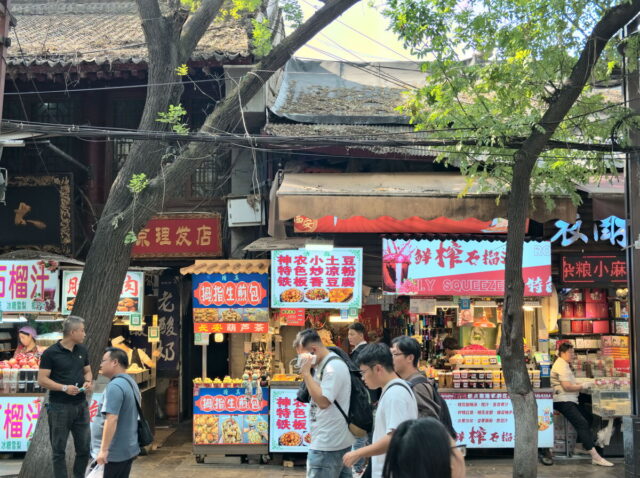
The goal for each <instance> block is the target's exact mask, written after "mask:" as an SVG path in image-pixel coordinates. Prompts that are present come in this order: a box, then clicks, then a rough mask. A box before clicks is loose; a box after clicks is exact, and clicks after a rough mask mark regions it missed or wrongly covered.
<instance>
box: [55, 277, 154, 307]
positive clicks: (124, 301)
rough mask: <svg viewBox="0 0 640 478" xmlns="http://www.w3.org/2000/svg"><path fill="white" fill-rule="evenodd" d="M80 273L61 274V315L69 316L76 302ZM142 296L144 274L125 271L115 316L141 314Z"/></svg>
mask: <svg viewBox="0 0 640 478" xmlns="http://www.w3.org/2000/svg"><path fill="white" fill-rule="evenodd" d="M81 279H82V271H63V272H62V298H61V303H62V307H61V310H62V313H63V314H70V313H71V311H72V310H73V304H75V302H76V296H77V295H78V289H79V288H80V280H81ZM143 295H144V273H143V272H139V271H127V275H126V276H125V278H124V283H123V284H122V292H120V300H119V301H118V308H117V309H116V315H132V314H142V310H143V309H142V308H143Z"/></svg>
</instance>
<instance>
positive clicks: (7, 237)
mask: <svg viewBox="0 0 640 478" xmlns="http://www.w3.org/2000/svg"><path fill="white" fill-rule="evenodd" d="M5 196H6V204H5V205H3V206H2V207H0V231H2V233H0V250H16V249H23V248H34V247H37V248H38V249H39V250H43V251H47V252H54V253H57V254H63V255H71V252H72V245H73V222H72V214H71V208H72V204H73V176H72V175H71V174H61V175H43V176H11V175H9V181H8V184H7V191H6V194H5Z"/></svg>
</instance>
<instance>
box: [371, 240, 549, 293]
mask: <svg viewBox="0 0 640 478" xmlns="http://www.w3.org/2000/svg"><path fill="white" fill-rule="evenodd" d="M382 247H383V256H382V277H383V288H384V291H385V292H386V293H390V294H399V295H432V296H433V295H481V296H501V295H503V294H504V266H505V258H506V242H504V241H463V240H444V241H441V240H413V239H412V240H403V239H383V240H382ZM522 277H523V279H524V284H525V290H524V293H525V295H526V296H544V295H551V291H552V288H553V284H552V282H551V244H550V243H549V242H547V241H541V242H533V241H532V242H525V243H524V252H523V259H522Z"/></svg>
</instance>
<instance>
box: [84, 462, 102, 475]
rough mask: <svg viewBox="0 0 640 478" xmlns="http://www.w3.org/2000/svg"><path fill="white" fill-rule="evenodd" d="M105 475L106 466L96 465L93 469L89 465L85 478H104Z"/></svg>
mask: <svg viewBox="0 0 640 478" xmlns="http://www.w3.org/2000/svg"><path fill="white" fill-rule="evenodd" d="M103 475H104V465H96V466H94V467H93V468H91V465H89V468H87V474H86V475H85V478H102V477H103Z"/></svg>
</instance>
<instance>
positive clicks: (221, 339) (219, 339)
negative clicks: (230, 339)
mask: <svg viewBox="0 0 640 478" xmlns="http://www.w3.org/2000/svg"><path fill="white" fill-rule="evenodd" d="M213 341H214V342H216V343H218V344H219V343H222V342H224V334H221V333H217V334H214V336H213Z"/></svg>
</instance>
